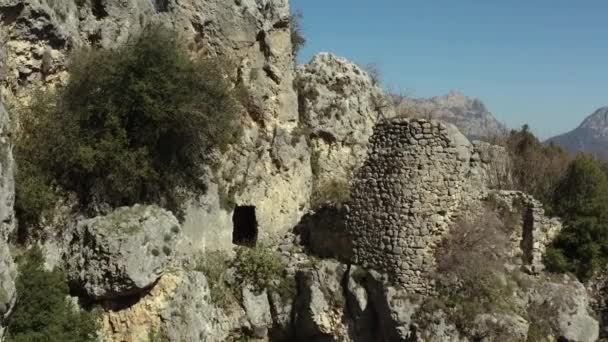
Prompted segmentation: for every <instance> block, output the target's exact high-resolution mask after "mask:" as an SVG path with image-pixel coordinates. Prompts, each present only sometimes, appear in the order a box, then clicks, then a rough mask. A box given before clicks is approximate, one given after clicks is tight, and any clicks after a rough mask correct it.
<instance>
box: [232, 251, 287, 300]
mask: <svg viewBox="0 0 608 342" xmlns="http://www.w3.org/2000/svg"><path fill="white" fill-rule="evenodd" d="M234 264H235V266H236V268H237V272H238V276H239V287H242V286H245V285H251V286H253V290H254V291H255V292H262V291H264V290H265V289H267V290H269V291H272V292H276V293H278V294H279V295H280V296H281V298H284V299H287V298H291V297H293V295H294V293H295V281H294V280H293V279H287V278H286V276H285V268H286V265H285V264H284V263H283V262H282V261H281V259H280V258H279V257H278V256H277V255H276V254H274V253H273V252H272V251H270V250H268V249H267V248H263V247H255V248H247V247H241V248H239V249H237V252H236V259H235V261H234Z"/></svg>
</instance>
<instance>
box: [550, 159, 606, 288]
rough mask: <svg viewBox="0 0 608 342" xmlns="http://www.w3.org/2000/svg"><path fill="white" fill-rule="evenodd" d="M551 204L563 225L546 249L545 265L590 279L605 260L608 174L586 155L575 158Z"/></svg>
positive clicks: (602, 265)
mask: <svg viewBox="0 0 608 342" xmlns="http://www.w3.org/2000/svg"><path fill="white" fill-rule="evenodd" d="M554 208H555V211H556V213H557V214H558V215H559V216H561V217H562V218H563V219H564V225H565V227H564V229H563V230H562V231H561V232H560V234H559V235H558V237H557V238H556V239H555V241H554V243H553V245H552V246H551V247H550V248H549V249H548V251H547V254H546V256H545V263H546V265H547V268H548V269H549V270H550V271H554V272H572V273H574V274H576V275H577V276H578V277H579V278H580V279H581V280H586V279H589V278H590V277H591V276H592V275H593V274H594V272H595V271H596V270H598V269H599V268H601V267H604V266H605V265H606V264H607V263H608V177H607V176H606V174H605V173H604V172H603V171H602V169H601V167H600V164H599V162H597V161H596V160H594V159H593V158H592V157H591V156H587V155H579V156H578V157H577V158H576V159H575V160H574V162H573V163H572V165H570V167H569V168H568V172H567V173H566V176H565V177H564V178H563V179H562V181H561V182H560V183H559V184H558V186H557V190H556V193H555V197H554Z"/></svg>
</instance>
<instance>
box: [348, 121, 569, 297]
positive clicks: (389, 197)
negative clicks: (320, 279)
mask: <svg viewBox="0 0 608 342" xmlns="http://www.w3.org/2000/svg"><path fill="white" fill-rule="evenodd" d="M501 152H502V153H501ZM508 168H509V165H508V156H507V154H506V151H504V148H501V147H498V146H493V145H490V144H487V143H480V142H475V143H473V144H471V143H470V142H469V141H468V140H467V139H466V138H465V137H464V135H462V134H461V133H460V132H459V131H458V130H457V129H456V128H455V127H454V126H452V125H450V124H444V123H441V122H436V121H427V120H424V119H403V118H397V119H392V120H385V121H383V122H381V123H379V124H378V125H376V127H375V129H374V134H373V135H372V137H371V138H370V141H369V146H368V156H367V160H366V161H365V163H364V164H363V166H362V167H361V168H360V169H359V170H358V171H357V173H356V174H355V176H354V179H353V181H352V184H351V202H350V203H349V208H348V214H347V218H346V222H347V230H348V231H349V234H350V235H351V239H352V241H353V246H354V247H353V248H354V253H353V254H354V255H353V259H354V260H353V262H354V263H356V264H359V265H362V266H364V267H366V268H372V269H375V270H378V271H381V272H384V273H386V274H388V275H389V276H390V277H392V278H393V280H394V281H396V282H398V283H400V284H401V285H404V286H406V287H407V288H408V290H410V291H412V292H419V293H427V292H428V291H430V290H432V282H431V281H430V279H429V278H428V275H430V274H431V272H432V271H433V269H434V266H435V258H434V249H435V247H436V246H437V244H438V243H439V242H440V241H441V240H442V239H443V238H444V237H445V235H446V234H447V233H448V231H449V228H450V226H451V224H452V222H453V221H454V219H455V218H456V217H457V216H459V215H466V213H467V210H470V209H471V208H475V207H478V206H479V205H481V203H482V202H481V201H483V200H487V198H488V196H491V195H493V196H496V197H497V199H499V200H501V201H503V202H505V204H507V205H508V206H509V207H510V208H511V207H516V206H518V207H520V209H521V210H522V212H521V213H522V218H521V221H520V224H518V227H516V229H515V230H514V231H513V236H512V239H511V240H512V241H513V244H512V251H513V252H512V256H513V257H514V258H515V259H516V260H520V261H518V262H517V263H518V264H521V265H522V266H524V267H526V269H528V270H529V271H530V272H531V273H537V272H539V271H540V270H542V267H543V265H542V256H543V254H544V252H545V250H546V246H547V245H548V244H549V243H550V242H551V241H552V239H553V238H554V237H555V235H556V234H557V232H559V230H560V229H561V224H560V222H559V220H557V219H551V218H548V217H546V216H545V215H544V210H543V208H542V204H541V203H540V202H538V201H536V200H535V199H534V198H532V197H531V196H529V195H526V194H524V193H521V192H516V191H500V190H493V189H496V188H500V187H502V186H503V185H508V183H509V182H510V180H509V177H508V175H509V172H508Z"/></svg>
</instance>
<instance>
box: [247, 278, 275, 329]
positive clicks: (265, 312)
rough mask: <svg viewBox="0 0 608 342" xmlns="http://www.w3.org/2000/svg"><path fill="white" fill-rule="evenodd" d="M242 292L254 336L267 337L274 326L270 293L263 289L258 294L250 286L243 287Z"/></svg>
mask: <svg viewBox="0 0 608 342" xmlns="http://www.w3.org/2000/svg"><path fill="white" fill-rule="evenodd" d="M242 293H243V307H244V308H245V313H246V314H247V318H248V319H249V322H250V323H251V327H252V330H253V336H254V337H256V338H265V337H267V336H268V329H269V328H271V327H272V314H271V313H270V303H269V302H268V293H267V292H266V291H262V293H260V294H256V293H254V292H253V290H252V289H250V287H249V286H245V287H243V289H242Z"/></svg>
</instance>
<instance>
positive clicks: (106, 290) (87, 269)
mask: <svg viewBox="0 0 608 342" xmlns="http://www.w3.org/2000/svg"><path fill="white" fill-rule="evenodd" d="M180 237H181V227H180V225H179V223H178V221H177V219H176V218H175V216H173V214H171V213H170V212H168V211H166V210H164V209H161V208H159V207H157V206H143V205H135V206H133V207H124V208H119V209H117V210H116V211H114V212H112V213H111V214H109V215H107V216H100V217H95V218H93V219H88V220H83V221H80V222H79V223H78V225H77V227H76V229H74V231H73V233H72V236H71V239H70V242H69V250H68V253H67V255H66V259H67V261H66V264H67V275H68V279H69V281H70V282H71V284H72V285H73V286H75V287H77V288H79V289H81V290H82V291H84V292H85V293H86V295H88V296H90V297H91V298H93V299H109V298H117V297H122V296H129V295H134V294H138V293H141V291H142V290H145V289H147V288H149V287H151V286H152V285H154V283H155V282H156V281H157V280H158V279H159V278H160V277H161V276H162V275H163V273H164V272H165V270H166V269H167V267H168V266H169V264H170V263H171V261H172V259H173V256H174V254H175V253H176V250H175V246H176V244H177V242H178V240H179V239H180Z"/></svg>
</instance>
